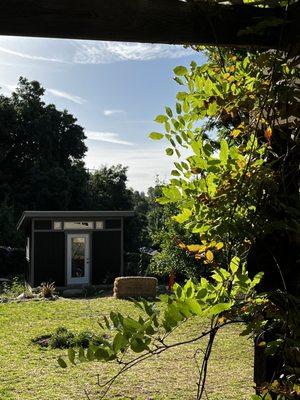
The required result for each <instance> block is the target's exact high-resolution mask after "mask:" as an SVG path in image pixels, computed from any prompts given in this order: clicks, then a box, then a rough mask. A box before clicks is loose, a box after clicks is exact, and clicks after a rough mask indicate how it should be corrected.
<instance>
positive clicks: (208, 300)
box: [59, 260, 261, 363]
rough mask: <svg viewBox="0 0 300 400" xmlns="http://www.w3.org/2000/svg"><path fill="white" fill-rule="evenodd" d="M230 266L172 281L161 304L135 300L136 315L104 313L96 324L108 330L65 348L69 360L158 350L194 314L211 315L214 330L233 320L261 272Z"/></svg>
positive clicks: (101, 357)
mask: <svg viewBox="0 0 300 400" xmlns="http://www.w3.org/2000/svg"><path fill="white" fill-rule="evenodd" d="M236 263H237V261H236V260H233V261H232V265H233V264H235V265H236ZM233 269H234V272H233V271H232V272H231V273H230V272H228V271H226V270H223V269H220V270H219V271H218V273H215V274H214V275H213V276H212V281H211V282H210V281H208V280H207V279H205V278H201V280H200V282H199V283H194V282H193V281H192V280H188V281H187V282H186V284H185V285H184V286H180V285H178V284H175V286H174V293H173V294H172V295H170V296H168V295H161V296H160V302H161V307H157V305H156V304H153V303H149V302H147V301H146V300H142V301H141V302H137V301H135V305H136V307H137V308H138V309H139V310H140V311H141V313H142V314H141V315H140V316H139V317H138V318H132V317H130V316H124V315H122V314H121V313H119V312H114V311H112V312H111V313H110V316H109V318H107V317H104V320H103V323H102V324H100V326H101V328H102V329H103V330H104V331H105V330H108V331H109V332H110V334H109V335H105V336H104V335H103V336H102V337H100V338H99V341H100V344H99V345H95V344H94V343H91V344H90V346H89V347H88V349H87V350H86V351H85V350H84V349H83V348H79V349H78V350H76V349H74V352H73V351H71V352H69V353H68V358H69V361H70V362H71V363H74V360H76V361H80V362H83V361H94V360H97V361H103V362H107V361H112V360H115V359H119V358H120V357H122V355H123V354H124V353H125V352H127V351H128V350H129V349H130V350H131V351H133V352H134V353H142V352H148V353H153V354H156V353H157V352H158V354H159V352H160V351H162V350H163V349H166V348H168V347H170V346H167V345H166V344H165V342H164V341H165V338H166V337H167V336H168V334H169V333H170V332H172V330H173V329H175V328H176V327H177V326H179V325H180V324H182V323H183V322H185V321H187V320H189V319H190V318H193V317H195V316H202V317H213V318H214V319H216V321H217V325H216V326H215V328H214V329H216V330H217V329H219V328H220V327H222V326H223V325H226V324H228V323H232V322H236V321H235V316H236V310H237V309H240V308H241V307H243V306H244V304H245V303H246V302H247V301H248V300H249V298H251V296H252V295H253V290H254V287H255V286H256V285H257V284H258V283H259V281H260V278H261V276H260V277H258V276H257V277H255V278H254V279H253V280H251V279H250V278H249V277H248V275H247V273H246V272H245V268H244V267H243V266H238V269H236V268H233ZM257 301H258V299H257ZM112 332H115V334H114V335H113V337H112V338H111V339H107V338H109V337H111V336H112ZM205 335H206V334H204V336H205ZM106 337H107V338H106ZM157 343H160V345H157ZM59 362H60V363H61V361H59Z"/></svg>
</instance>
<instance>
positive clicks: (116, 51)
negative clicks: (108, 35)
mask: <svg viewBox="0 0 300 400" xmlns="http://www.w3.org/2000/svg"><path fill="white" fill-rule="evenodd" d="M74 46H75V54H74V57H73V61H74V62H75V63H78V64H108V63H113V62H117V61H128V60H130V61H147V60H154V59H161V58H178V57H183V56H187V55H191V54H193V53H194V50H192V49H185V48H184V47H183V46H178V45H166V44H148V43H121V42H96V41H89V42H86V41H78V42H77V43H74Z"/></svg>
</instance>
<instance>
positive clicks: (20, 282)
mask: <svg viewBox="0 0 300 400" xmlns="http://www.w3.org/2000/svg"><path fill="white" fill-rule="evenodd" d="M22 293H29V292H28V290H27V289H26V286H25V282H24V278H23V277H19V276H15V277H14V278H13V279H12V281H9V282H3V283H2V285H1V286H0V295H1V297H6V298H16V297H18V296H19V295H20V294H22Z"/></svg>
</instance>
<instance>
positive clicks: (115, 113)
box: [103, 110, 126, 117]
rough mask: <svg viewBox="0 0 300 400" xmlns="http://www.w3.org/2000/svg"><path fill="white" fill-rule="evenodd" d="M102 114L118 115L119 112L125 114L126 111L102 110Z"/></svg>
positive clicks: (108, 115)
mask: <svg viewBox="0 0 300 400" xmlns="http://www.w3.org/2000/svg"><path fill="white" fill-rule="evenodd" d="M103 114H104V115H105V116H106V117H111V116H112V115H118V114H119V115H120V114H123V115H124V114H126V112H125V111H124V110H104V111H103Z"/></svg>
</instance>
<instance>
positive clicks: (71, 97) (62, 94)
mask: <svg viewBox="0 0 300 400" xmlns="http://www.w3.org/2000/svg"><path fill="white" fill-rule="evenodd" d="M47 92H48V93H50V94H52V95H53V96H56V97H61V98H63V99H67V100H70V101H72V102H73V103H76V104H84V103H86V102H87V100H85V99H83V98H82V97H80V96H76V95H74V94H70V93H67V92H63V91H62V90H57V89H47Z"/></svg>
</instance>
